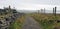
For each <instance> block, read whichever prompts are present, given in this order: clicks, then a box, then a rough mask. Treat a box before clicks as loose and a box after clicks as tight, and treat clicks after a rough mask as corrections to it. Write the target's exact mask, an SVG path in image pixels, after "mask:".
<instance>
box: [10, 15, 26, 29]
mask: <svg viewBox="0 0 60 29" xmlns="http://www.w3.org/2000/svg"><path fill="white" fill-rule="evenodd" d="M24 19H25V16H21V17H20V18H17V20H16V21H15V22H14V23H13V24H11V26H10V29H22V25H23V23H24Z"/></svg>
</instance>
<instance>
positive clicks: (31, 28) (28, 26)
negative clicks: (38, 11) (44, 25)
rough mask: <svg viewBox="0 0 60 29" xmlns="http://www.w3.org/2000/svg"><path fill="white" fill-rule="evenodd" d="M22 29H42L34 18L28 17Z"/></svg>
mask: <svg viewBox="0 0 60 29" xmlns="http://www.w3.org/2000/svg"><path fill="white" fill-rule="evenodd" d="M22 29H41V28H40V26H39V24H38V23H37V22H36V21H35V20H34V19H33V18H32V17H26V19H25V23H24V24H23V27H22Z"/></svg>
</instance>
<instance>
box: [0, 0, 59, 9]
mask: <svg viewBox="0 0 60 29" xmlns="http://www.w3.org/2000/svg"><path fill="white" fill-rule="evenodd" d="M9 5H10V6H11V7H12V8H15V9H17V10H40V9H41V8H42V9H43V8H45V9H46V10H52V9H53V7H55V6H56V7H57V10H60V0H0V8H3V7H8V6H9Z"/></svg>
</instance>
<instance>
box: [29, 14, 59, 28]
mask: <svg viewBox="0 0 60 29" xmlns="http://www.w3.org/2000/svg"><path fill="white" fill-rule="evenodd" d="M30 16H32V17H33V18H34V19H35V20H36V21H37V22H39V24H40V25H41V26H42V28H43V29H54V27H56V26H60V23H57V22H56V21H55V20H56V19H57V20H58V19H60V15H57V16H56V17H55V16H54V15H53V14H30Z"/></svg>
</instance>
